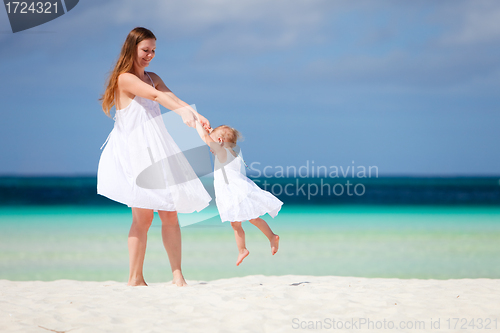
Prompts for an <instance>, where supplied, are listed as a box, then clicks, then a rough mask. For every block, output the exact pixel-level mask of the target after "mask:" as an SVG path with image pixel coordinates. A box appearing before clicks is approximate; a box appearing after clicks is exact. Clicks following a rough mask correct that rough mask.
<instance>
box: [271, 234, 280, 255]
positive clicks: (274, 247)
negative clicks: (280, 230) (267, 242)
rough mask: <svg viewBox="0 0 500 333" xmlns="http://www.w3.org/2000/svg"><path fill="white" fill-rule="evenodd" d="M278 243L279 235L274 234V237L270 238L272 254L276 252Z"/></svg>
mask: <svg viewBox="0 0 500 333" xmlns="http://www.w3.org/2000/svg"><path fill="white" fill-rule="evenodd" d="M279 244H280V236H278V235H274V238H273V239H272V240H271V253H272V254H273V256H274V255H275V254H276V252H278V247H279Z"/></svg>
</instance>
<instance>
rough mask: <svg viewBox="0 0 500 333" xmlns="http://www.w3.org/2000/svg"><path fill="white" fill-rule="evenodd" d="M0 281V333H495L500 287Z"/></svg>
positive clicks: (306, 279)
mask: <svg viewBox="0 0 500 333" xmlns="http://www.w3.org/2000/svg"><path fill="white" fill-rule="evenodd" d="M188 283H189V286H188V287H177V286H174V285H172V284H171V283H168V282H166V283H152V284H150V285H149V286H148V287H128V286H126V285H125V284H124V283H121V282H120V283H119V282H114V281H106V282H90V281H74V280H57V281H51V282H42V281H9V280H0V296H1V297H0V332H75V333H77V332H96V333H97V332H298V331H352V332H373V331H376V332H385V331H388V332H412V331H420V332H430V331H432V332H436V331H438V332H464V331H488V332H495V331H500V326H499V324H500V323H499V321H500V280H498V279H456V280H418V279H408V280H404V279H385V278H384V279H382V278H358V277H336V276H319V277H318V276H296V275H287V276H261V275H254V276H247V277H241V278H230V279H221V280H215V281H207V282H204V281H189V280H188Z"/></svg>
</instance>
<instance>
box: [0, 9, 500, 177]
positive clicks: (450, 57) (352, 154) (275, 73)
mask: <svg viewBox="0 0 500 333" xmlns="http://www.w3.org/2000/svg"><path fill="white" fill-rule="evenodd" d="M136 26H144V27H147V28H149V29H151V30H153V32H154V33H155V34H156V36H157V37H158V40H157V55H156V58H155V59H154V60H153V62H152V63H151V65H150V67H149V70H151V71H153V72H156V73H157V74H159V75H160V76H161V77H162V78H163V80H164V81H165V83H166V84H167V86H169V87H170V89H172V91H174V93H176V94H177V95H178V96H179V97H180V98H181V99H183V100H185V101H186V102H188V103H191V104H195V105H196V107H197V109H198V111H199V112H200V113H201V114H203V115H204V116H206V117H207V118H208V119H209V120H210V121H211V123H212V124H213V125H219V124H229V125H231V126H233V127H235V128H237V129H238V130H240V131H241V132H242V133H243V135H244V137H245V141H243V142H241V144H240V145H241V147H242V149H243V152H244V154H245V160H246V161H247V162H248V163H251V162H259V163H260V165H261V166H262V167H263V166H266V165H269V166H284V167H286V166H291V165H295V166H301V165H305V164H306V162H307V161H309V163H311V162H312V161H314V164H315V165H316V166H318V165H324V166H345V167H346V166H349V165H352V161H354V164H355V165H357V166H367V167H368V166H377V167H378V169H379V173H380V175H419V176H435V175H443V176H455V175H499V174H500V154H499V149H498V142H499V139H500V135H499V134H498V133H499V131H498V128H499V126H500V97H499V91H500V2H498V1H485V0H481V1H460V0H456V1H446V0H443V1H418V2H417V1H332V0H325V1H321V0H308V1H297V0H286V1H285V0H283V1H268V0H267V1H263V0H262V1H260V0H252V1H250V0H242V1H229V0H218V1H213V0H212V1H208V0H207V1H194V0H186V1H161V0H157V1H152V0H147V1H130V0H121V1H115V0H112V1H106V2H102V1H95V0H89V1H80V3H79V4H78V5H77V6H76V7H75V8H74V9H73V10H72V11H70V12H69V13H67V14H65V15H63V16H61V17H60V18H58V19H56V20H54V21H51V22H49V23H46V24H44V25H42V26H39V27H36V28H33V29H30V30H27V31H24V32H19V33H16V34H13V33H12V32H11V30H10V26H9V23H8V20H7V14H6V12H5V11H1V10H0V43H1V45H2V47H1V48H0V60H1V61H0V72H1V73H2V80H1V82H0V91H1V94H2V95H1V96H2V99H1V100H2V106H1V112H2V117H3V120H2V121H1V122H0V139H1V142H2V144H1V146H0V153H1V156H2V158H1V161H2V163H1V164H0V174H2V175H55V174H62V175H95V174H96V172H97V164H98V161H99V156H100V153H101V151H100V150H99V148H100V147H101V144H102V143H103V142H104V140H105V139H106V137H107V135H108V133H109V131H110V130H111V129H112V126H113V121H112V120H111V119H109V118H107V117H106V116H105V115H104V113H103V112H102V111H101V108H100V104H99V102H98V98H99V96H100V94H101V93H102V92H103V89H104V83H105V80H106V76H107V73H108V72H109V71H110V70H111V68H112V65H113V64H114V61H115V60H116V58H117V56H118V53H119V50H120V47H121V45H122V43H123V41H124V39H125V37H126V35H127V33H128V32H129V31H130V30H131V29H132V28H134V27H136ZM193 135H196V132H195V131H194V130H193Z"/></svg>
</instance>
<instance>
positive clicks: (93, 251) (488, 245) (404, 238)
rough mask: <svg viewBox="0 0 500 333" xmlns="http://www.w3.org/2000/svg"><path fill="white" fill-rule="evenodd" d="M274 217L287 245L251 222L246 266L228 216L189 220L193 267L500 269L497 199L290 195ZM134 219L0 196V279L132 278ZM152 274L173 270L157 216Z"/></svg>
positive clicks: (210, 270)
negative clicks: (414, 200) (335, 200)
mask: <svg viewBox="0 0 500 333" xmlns="http://www.w3.org/2000/svg"><path fill="white" fill-rule="evenodd" d="M184 219H188V217H185V216H180V220H181V223H182V222H183V220H184ZM265 219H266V220H267V221H268V222H269V224H270V226H271V228H272V229H273V230H274V231H275V232H276V233H277V234H279V235H280V237H281V242H280V249H279V252H278V253H277V254H276V255H275V256H271V254H270V247H269V243H268V241H267V239H266V238H265V236H264V235H263V234H261V233H260V232H259V231H258V230H257V229H256V228H255V227H254V226H252V225H251V224H250V223H248V222H245V224H244V227H245V231H246V233H247V247H248V249H249V250H250V256H249V257H247V258H246V259H245V261H244V262H243V263H242V265H240V266H239V267H236V266H235V260H236V256H237V250H236V245H235V242H234V236H233V231H232V229H231V226H230V225H229V224H226V223H224V224H222V223H220V222H219V221H220V220H218V217H217V216H216V217H213V218H211V219H208V220H206V221H204V222H201V223H196V224H191V225H189V226H185V227H183V228H182V241H183V264H182V265H183V271H184V275H185V277H186V278H187V279H188V280H213V279H220V278H231V277H236V276H245V275H256V274H263V275H286V274H297V275H337V276H362V277H387V278H423V279H429V278H432V279H450V278H500V242H499V240H500V207H499V206H497V205H489V206H480V205H479V206H478V205H468V206H467V205H455V206H445V205H439V206H428V205H390V206H387V205H385V206H384V205H324V204H322V205H318V204H302V205H299V204H293V203H289V204H287V203H286V204H285V205H284V206H283V209H282V211H281V212H280V214H279V215H278V216H277V217H276V218H275V219H272V218H271V217H269V216H266V217H265ZM130 223H131V213H130V209H129V208H127V207H125V206H116V205H112V206H82V205H64V206H58V205H6V206H0V279H9V280H43V281H48V280H57V279H75V280H93V281H104V280H115V281H123V282H125V281H127V278H128V250H127V236H128V230H129V228H130ZM144 274H145V277H146V281H148V282H165V281H169V280H170V279H171V273H170V267H169V263H168V257H167V254H166V252H165V250H164V249H163V245H162V241H161V236H160V220H159V218H158V216H155V220H154V222H153V226H152V227H151V229H150V231H149V239H148V248H147V253H146V259H145V268H144Z"/></svg>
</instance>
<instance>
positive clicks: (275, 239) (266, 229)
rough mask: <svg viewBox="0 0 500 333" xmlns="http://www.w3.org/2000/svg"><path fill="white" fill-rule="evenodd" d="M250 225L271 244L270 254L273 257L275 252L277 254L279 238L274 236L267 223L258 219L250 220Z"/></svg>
mask: <svg viewBox="0 0 500 333" xmlns="http://www.w3.org/2000/svg"><path fill="white" fill-rule="evenodd" d="M250 223H252V224H253V225H254V226H256V227H257V228H259V230H260V231H262V232H263V233H264V235H266V237H267V239H269V242H271V253H272V255H275V254H276V252H278V247H279V242H280V236H278V235H276V234H275V233H274V232H273V231H272V230H271V228H270V227H269V224H267V222H266V221H264V220H263V219H261V218H260V217H258V218H256V219H253V220H250Z"/></svg>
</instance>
